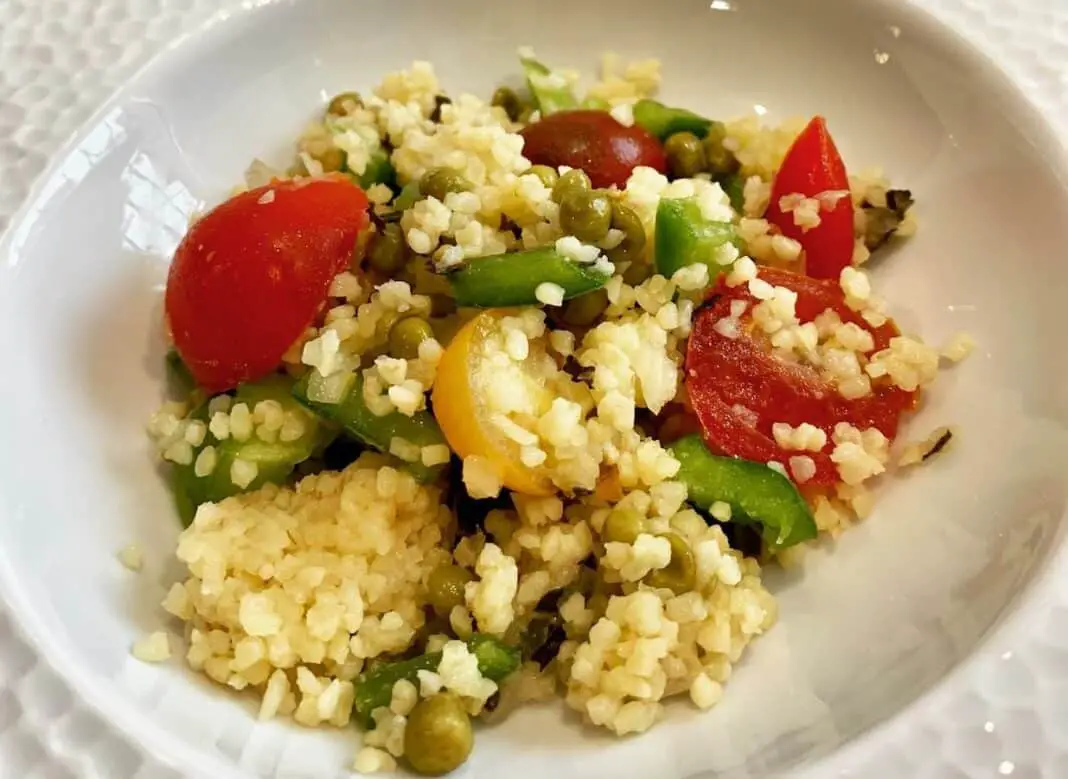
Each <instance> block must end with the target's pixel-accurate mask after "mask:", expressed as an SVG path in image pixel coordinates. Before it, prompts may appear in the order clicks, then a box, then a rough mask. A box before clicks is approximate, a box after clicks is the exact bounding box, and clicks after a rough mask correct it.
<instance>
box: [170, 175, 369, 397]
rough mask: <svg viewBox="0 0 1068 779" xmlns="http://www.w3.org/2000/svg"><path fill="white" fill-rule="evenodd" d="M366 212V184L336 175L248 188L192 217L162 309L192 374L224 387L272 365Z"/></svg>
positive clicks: (313, 306)
mask: <svg viewBox="0 0 1068 779" xmlns="http://www.w3.org/2000/svg"><path fill="white" fill-rule="evenodd" d="M368 219H369V217H368V214H367V197H366V196H365V195H364V193H363V191H362V190H360V189H359V188H358V187H356V186H355V185H354V184H352V183H351V182H350V181H349V180H348V179H347V178H344V177H336V178H321V179H308V180H303V181H296V182H294V181H282V182H276V183H272V184H270V185H268V186H266V187H260V188H259V189H254V190H251V191H250V192H244V193H242V194H240V195H237V196H236V197H233V198H231V199H230V200H227V201H226V202H225V203H223V204H222V205H220V206H217V207H216V208H215V209H214V210H212V211H211V212H210V213H208V214H207V215H206V216H204V217H203V218H201V219H200V220H199V221H198V222H197V223H196V224H194V225H193V226H192V227H191V228H190V230H189V232H188V233H186V235H185V238H183V239H182V242H181V244H179V246H178V250H177V251H176V252H175V255H174V262H173V264H172V265H171V270H170V276H169V277H168V279H167V294H166V310H167V318H168V321H169V323H170V328H171V332H172V335H173V337H174V345H175V348H176V349H177V350H178V353H179V354H180V355H181V357H182V359H183V360H184V361H185V363H186V365H188V366H189V370H190V371H191V372H192V374H193V377H194V378H195V379H196V380H197V383H198V384H200V385H201V386H202V387H203V388H204V389H205V390H207V391H208V392H221V391H223V390H227V389H231V388H233V387H235V386H237V385H238V384H240V383H241V382H243V381H251V380H255V379H257V378H260V377H262V376H264V375H266V374H268V373H270V372H271V371H273V370H275V369H276V368H277V367H278V364H279V363H280V362H281V359H282V355H283V354H284V353H285V351H286V349H288V348H289V347H290V346H291V345H292V344H293V342H294V341H296V340H297V338H298V337H299V336H300V334H301V333H302V332H303V331H304V329H305V328H307V327H308V325H310V324H311V323H312V321H313V320H314V319H315V316H316V314H317V313H318V311H319V309H320V307H321V306H322V304H323V302H324V300H325V298H326V295H327V290H328V289H329V287H330V282H331V281H332V280H333V278H334V276H336V275H337V274H338V273H340V272H341V271H342V270H344V269H345V268H346V267H347V266H348V263H349V261H350V259H351V257H352V251H353V248H354V246H355V244H356V237H357V235H358V234H359V233H360V231H362V230H363V229H364V228H366V227H367V223H368Z"/></svg>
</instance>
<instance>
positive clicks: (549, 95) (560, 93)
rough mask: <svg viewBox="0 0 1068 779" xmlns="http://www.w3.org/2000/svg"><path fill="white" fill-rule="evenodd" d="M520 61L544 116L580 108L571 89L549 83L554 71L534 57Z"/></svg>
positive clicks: (532, 93) (531, 91) (532, 94)
mask: <svg viewBox="0 0 1068 779" xmlns="http://www.w3.org/2000/svg"><path fill="white" fill-rule="evenodd" d="M519 61H520V62H521V63H522V65H523V74H524V75H525V76H526V77H527V86H528V87H529V88H530V94H531V96H532V97H533V98H534V103H535V104H536V105H537V108H538V110H539V111H541V115H542V116H548V115H549V114H555V113H556V112H557V111H569V110H571V109H573V108H578V105H579V102H578V99H577V98H576V97H575V95H574V93H573V92H572V91H571V88H570V87H568V86H562V87H561V86H556V85H553V84H550V83H549V80H550V79H551V78H552V76H553V71H552V70H550V69H549V68H548V67H546V66H545V65H543V64H542V63H540V62H538V60H536V59H533V58H532V57H520V58H519Z"/></svg>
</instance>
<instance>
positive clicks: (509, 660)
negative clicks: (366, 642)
mask: <svg viewBox="0 0 1068 779" xmlns="http://www.w3.org/2000/svg"><path fill="white" fill-rule="evenodd" d="M467 648H468V650H470V652H471V653H472V654H473V655H474V656H475V658H476V659H477V660H478V670H479V672H481V674H482V675H483V676H485V677H486V678H487V679H492V680H493V681H495V682H499V681H501V680H502V679H504V678H505V677H506V676H508V675H509V674H511V673H512V672H514V671H515V670H516V669H517V668H519V661H520V652H519V650H518V649H516V648H514V647H510V646H508V645H507V644H505V643H503V642H501V641H499V640H498V639H496V638H493V637H492V636H486V635H479V634H475V635H473V636H471V638H469V639H468V640H467ZM440 663H441V652H427V653H426V654H423V655H419V656H418V657H413V658H411V659H410V660H397V661H394V662H388V663H382V664H381V665H377V666H375V667H374V668H372V669H371V670H370V671H367V672H365V673H363V674H361V675H360V677H359V678H358V679H357V680H356V685H355V687H356V696H355V699H354V700H353V703H352V711H353V714H354V715H355V716H356V719H357V720H358V721H359V722H360V723H362V724H363V725H364V727H370V726H371V725H373V723H374V720H372V719H371V712H373V711H374V710H375V709H377V708H380V707H382V706H389V702H390V699H391V698H392V697H393V685H395V684H396V683H397V682H399V681H400V680H401V679H407V680H408V681H409V682H411V683H412V684H414V685H416V686H418V685H419V677H418V672H419V671H436V670H437V668H438V665H439V664H440Z"/></svg>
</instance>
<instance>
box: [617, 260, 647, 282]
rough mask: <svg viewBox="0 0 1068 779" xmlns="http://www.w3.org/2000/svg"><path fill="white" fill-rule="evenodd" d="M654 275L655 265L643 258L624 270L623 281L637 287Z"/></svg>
mask: <svg viewBox="0 0 1068 779" xmlns="http://www.w3.org/2000/svg"><path fill="white" fill-rule="evenodd" d="M652 275H653V266H652V265H650V264H649V263H647V262H643V261H642V260H635V261H634V262H632V263H631V264H630V265H629V266H627V269H626V270H625V271H623V281H624V282H625V283H627V284H629V285H630V286H632V287H636V286H638V285H639V284H641V283H642V282H643V281H645V280H646V279H647V278H649V277H650V276H652Z"/></svg>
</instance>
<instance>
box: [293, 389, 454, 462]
mask: <svg viewBox="0 0 1068 779" xmlns="http://www.w3.org/2000/svg"><path fill="white" fill-rule="evenodd" d="M310 378H311V373H308V374H306V375H305V376H304V377H303V378H301V380H300V381H298V382H297V383H296V385H295V386H294V387H293V397H295V398H296V399H297V400H298V401H300V403H301V404H303V405H304V406H306V407H307V408H309V409H311V410H312V411H314V412H315V413H316V414H318V415H320V416H321V417H323V418H324V419H326V420H328V421H330V422H333V423H335V424H337V425H340V426H341V428H342V429H343V430H344V431H345V432H346V433H348V434H349V435H351V436H352V437H353V438H355V439H357V440H358V441H362V442H363V443H365V444H367V445H368V446H370V447H372V448H374V449H377V450H378V451H380V452H385V453H387V454H388V453H389V447H390V443H391V442H392V441H393V439H394V438H403V439H404V440H405V441H409V442H411V443H413V444H415V445H416V446H419V447H424V446H433V445H436V444H444V443H445V436H444V435H443V434H442V432H441V428H440V427H438V423H437V422H435V421H434V417H433V416H431V414H430V413H429V412H428V411H419V412H417V413H416V414H415V415H413V416H410V417H409V416H405V415H404V414H402V413H401V412H399V411H394V412H392V413H390V414H386V415H385V416H382V417H379V416H375V414H374V413H372V411H371V410H370V409H369V408H367V403H366V402H365V401H364V399H363V375H362V374H361V373H360V372H359V371H357V372H355V373H354V374H353V379H352V383H351V385H350V387H349V389H348V391H347V392H346V393H345V395H344V397H343V398H341V400H340V401H339V402H338V403H323V402H318V401H314V400H312V399H311V398H310V397H309V396H308V383H309V381H310ZM404 467H405V469H406V470H408V471H409V472H410V473H411V474H412V475H413V476H414V477H415V478H416V479H418V480H419V481H421V482H430V481H434V480H435V479H436V478H437V477H438V475H439V474H440V473H441V472H442V470H443V469H444V467H445V466H444V465H435V466H434V467H432V468H428V467H427V466H425V465H423V464H422V463H420V462H413V463H404Z"/></svg>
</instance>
